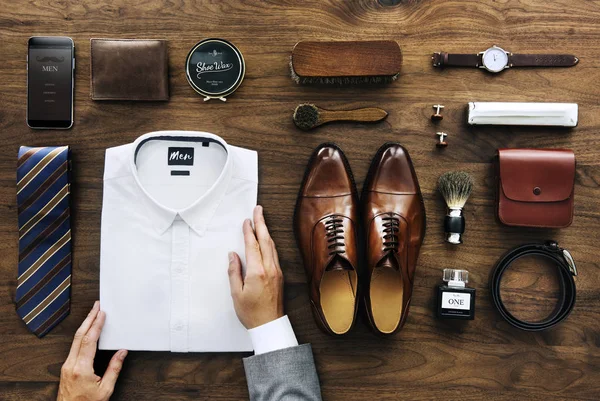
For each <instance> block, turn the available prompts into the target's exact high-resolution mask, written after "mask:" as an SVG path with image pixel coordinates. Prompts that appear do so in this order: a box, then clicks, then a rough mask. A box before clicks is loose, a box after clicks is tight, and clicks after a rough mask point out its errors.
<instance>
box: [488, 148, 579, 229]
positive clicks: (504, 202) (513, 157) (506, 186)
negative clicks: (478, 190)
mask: <svg viewBox="0 0 600 401" xmlns="http://www.w3.org/2000/svg"><path fill="white" fill-rule="evenodd" d="M497 178H498V191H497V203H498V207H497V215H498V219H499V220H500V221H501V222H502V223H504V224H506V225H508V226H522V227H547V228H561V227H568V226H569V225H571V222H572V221H573V205H574V202H573V201H574V190H575V154H574V153H573V151H571V150H566V149H499V150H498V157H497Z"/></svg>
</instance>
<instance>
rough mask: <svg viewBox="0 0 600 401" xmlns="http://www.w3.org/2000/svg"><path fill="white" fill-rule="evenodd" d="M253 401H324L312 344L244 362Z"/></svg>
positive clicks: (267, 354) (253, 357) (270, 353)
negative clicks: (322, 400)
mask: <svg viewBox="0 0 600 401" xmlns="http://www.w3.org/2000/svg"><path fill="white" fill-rule="evenodd" d="M244 369H245V370H246V380H247V381H248V391H249V392H250V400H251V401H280V400H281V401H305V400H309V401H321V387H320V385H319V377H318V376H317V369H316V368H315V361H314V359H313V354H312V348H311V346H310V344H303V345H299V346H297V347H290V348H284V349H280V350H277V351H273V352H268V353H266V354H260V355H254V356H251V357H249V358H244Z"/></svg>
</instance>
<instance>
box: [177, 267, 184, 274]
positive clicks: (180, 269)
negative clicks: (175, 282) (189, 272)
mask: <svg viewBox="0 0 600 401" xmlns="http://www.w3.org/2000/svg"><path fill="white" fill-rule="evenodd" d="M175 273H183V267H181V266H177V267H176V268H175Z"/></svg>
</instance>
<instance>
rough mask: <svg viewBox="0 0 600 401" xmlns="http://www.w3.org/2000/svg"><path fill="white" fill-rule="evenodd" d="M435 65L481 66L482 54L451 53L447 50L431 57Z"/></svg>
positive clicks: (441, 66)
mask: <svg viewBox="0 0 600 401" xmlns="http://www.w3.org/2000/svg"><path fill="white" fill-rule="evenodd" d="M431 59H432V61H433V66H434V67H440V68H443V67H447V66H449V67H479V64H480V63H481V56H480V55H479V54H474V53H471V54H455V53H453V54H451V53H446V52H436V53H433V56H432V57H431Z"/></svg>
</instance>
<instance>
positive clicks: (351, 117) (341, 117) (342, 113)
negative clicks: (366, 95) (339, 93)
mask: <svg viewBox="0 0 600 401" xmlns="http://www.w3.org/2000/svg"><path fill="white" fill-rule="evenodd" d="M387 115H388V113H387V111H385V110H383V109H380V108H377V107H366V108H362V109H354V110H325V109H322V108H320V107H318V106H315V105H314V104H301V105H299V106H298V107H296V110H294V124H296V127H298V128H300V129H302V130H305V131H308V130H310V129H313V128H316V127H318V126H319V125H322V124H326V123H330V122H334V121H354V122H361V123H365V122H366V123H372V122H377V121H381V120H383V119H385V118H386V117H387Z"/></svg>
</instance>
